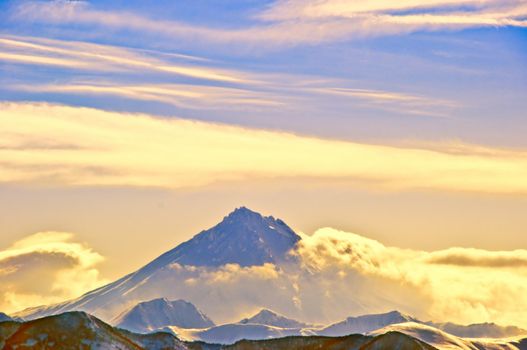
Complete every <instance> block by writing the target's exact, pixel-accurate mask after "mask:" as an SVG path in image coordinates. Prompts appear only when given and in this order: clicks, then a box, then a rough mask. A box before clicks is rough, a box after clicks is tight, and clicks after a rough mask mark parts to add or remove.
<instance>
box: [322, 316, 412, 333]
mask: <svg viewBox="0 0 527 350" xmlns="http://www.w3.org/2000/svg"><path fill="white" fill-rule="evenodd" d="M402 322H419V321H418V320H417V319H415V318H413V317H411V316H408V315H405V314H402V313H400V312H399V311H391V312H387V313H383V314H372V315H363V316H357V317H348V318H347V319H345V320H344V321H341V322H338V323H334V324H332V325H330V326H327V327H325V328H323V329H321V330H320V331H319V332H318V334H320V335H327V336H331V337H336V336H343V335H348V334H355V333H361V334H365V333H368V332H371V331H374V330H376V329H379V328H382V327H385V326H388V325H391V324H396V323H402Z"/></svg>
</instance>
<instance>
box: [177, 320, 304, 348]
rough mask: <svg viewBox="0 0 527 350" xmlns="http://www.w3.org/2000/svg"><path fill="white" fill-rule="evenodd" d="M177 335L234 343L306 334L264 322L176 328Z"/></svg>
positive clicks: (186, 337) (191, 338)
mask: <svg viewBox="0 0 527 350" xmlns="http://www.w3.org/2000/svg"><path fill="white" fill-rule="evenodd" d="M174 331H175V333H176V334H177V336H178V337H179V338H181V339H184V340H192V341H196V340H200V341H204V342H206V343H212V344H233V343H235V342H237V341H239V340H241V339H250V340H261V339H272V338H282V337H286V336H292V335H304V334H302V330H301V329H300V328H280V327H272V326H266V325H262V324H239V323H230V324H224V325H221V326H216V327H211V328H208V329H204V330H194V331H190V332H181V330H176V329H174Z"/></svg>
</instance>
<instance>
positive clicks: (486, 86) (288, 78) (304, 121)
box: [0, 1, 527, 147]
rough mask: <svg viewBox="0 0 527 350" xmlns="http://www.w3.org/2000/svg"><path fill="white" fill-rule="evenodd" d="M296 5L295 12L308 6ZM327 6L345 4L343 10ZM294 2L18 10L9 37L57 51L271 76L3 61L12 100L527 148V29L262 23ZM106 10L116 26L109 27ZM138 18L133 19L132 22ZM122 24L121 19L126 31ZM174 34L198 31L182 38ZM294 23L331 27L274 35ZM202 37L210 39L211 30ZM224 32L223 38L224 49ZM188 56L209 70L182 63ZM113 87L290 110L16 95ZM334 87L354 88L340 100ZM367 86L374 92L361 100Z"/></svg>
mask: <svg viewBox="0 0 527 350" xmlns="http://www.w3.org/2000/svg"><path fill="white" fill-rule="evenodd" d="M335 2H337V3H338V1H335ZM290 3H292V4H293V5H295V2H294V1H293V2H290ZM326 3H327V4H329V5H331V3H332V1H327V2H326ZM442 3H446V5H445V4H442ZM284 4H285V5H287V4H288V2H286V1H284V2H280V1H278V2H273V1H233V2H229V3H228V4H227V5H226V4H225V3H224V2H222V1H195V2H194V1H193V2H171V1H164V2H162V4H161V5H157V6H151V5H150V4H147V3H145V2H142V1H133V2H128V1H127V2H119V1H116V2H113V1H112V2H110V3H108V2H104V1H86V2H77V1H76V2H66V1H59V2H54V1H52V2H45V1H44V2H26V1H5V2H3V3H2V5H1V6H2V8H1V9H2V23H3V25H2V26H1V27H0V28H1V30H2V33H3V35H7V36H18V39H20V40H33V39H35V38H39V39H40V38H52V39H55V40H57V41H58V42H56V43H54V44H53V45H60V44H61V42H62V41H72V40H75V41H83V42H88V43H96V44H100V45H108V46H118V47H125V48H130V49H131V50H133V51H134V52H136V53H140V54H141V55H144V56H148V57H152V58H155V59H159V60H162V61H166V62H181V63H184V64H190V65H195V66H198V67H213V68H222V69H223V68H225V69H231V70H233V71H237V72H240V73H242V74H249V75H251V74H252V75H255V76H256V75H257V76H258V80H263V81H265V84H263V85H264V86H262V84H254V83H251V82H241V83H230V82H224V81H211V80H207V79H193V78H192V77H190V78H189V77H185V76H180V75H179V76H178V75H167V74H164V73H159V72H140V74H138V72H137V71H125V72H122V71H117V72H114V71H107V70H106V71H98V70H97V69H87V70H77V69H72V68H67V69H64V67H62V66H37V67H35V65H31V64H19V63H17V62H6V61H3V63H2V81H3V83H2V86H3V89H2V94H3V96H4V98H5V99H10V100H37V101H51V102H60V103H66V104H74V105H82V106H93V107H97V108H103V109H112V110H120V111H123V110H126V111H139V112H145V113H152V114H158V115H165V116H173V115H177V116H179V117H183V118H192V119H200V120H211V121H218V122H225V123H233V124H240V125H244V126H255V127H263V128H272V129H282V130H287V131H292V132H296V133H301V134H310V135H317V136H322V137H332V138H339V139H349V140H360V141H366V142H374V143H384V142H390V143H401V142H408V141H412V142H413V141H416V140H417V141H419V140H427V141H430V140H434V141H449V140H456V141H460V142H467V143H475V144H483V145H492V146H500V147H524V146H525V145H526V144H525V142H526V141H525V137H523V135H525V132H526V131H527V130H526V129H525V125H526V123H525V117H524V112H523V111H524V110H525V109H526V104H527V102H525V99H523V98H522V97H523V96H525V92H526V89H527V84H526V82H527V73H526V63H525V62H527V46H526V42H527V41H526V40H525V39H526V37H527V34H526V29H525V28H524V27H522V26H524V24H521V25H516V26H512V25H492V26H489V25H481V24H475V25H465V26H460V28H458V27H456V26H453V25H444V26H443V27H441V26H440V27H439V28H437V27H434V26H433V25H430V24H427V23H425V24H423V25H421V26H420V27H418V28H410V29H406V28H404V26H402V25H401V26H400V27H402V28H392V27H389V28H387V29H384V30H379V31H380V33H377V32H376V31H375V25H372V27H373V28H369V27H368V26H369V24H366V25H363V26H364V27H365V29H363V30H361V31H358V32H357V31H356V30H355V29H353V28H352V29H349V28H348V27H346V26H344V28H347V29H345V30H342V31H343V33H339V34H338V35H336V34H334V33H333V31H336V30H337V29H335V30H334V29H332V28H329V29H324V28H325V27H324V26H326V27H330V26H331V25H333V23H332V22H333V21H335V22H337V21H344V20H343V19H340V18H338V16H332V17H328V18H322V19H320V20H318V19H316V20H311V19H303V18H296V19H293V20H290V21H292V22H291V23H290V22H287V21H283V22H280V21H278V24H276V23H277V22H276V21H274V22H273V21H272V20H271V21H270V20H266V19H262V16H263V14H265V13H269V12H271V11H273V10H274V11H275V12H277V13H278V12H280V11H281V12H283V13H287V11H286V10H283V9H282V10H280V8H281V7H280V6H282V7H285V8H287V7H286V6H285V5H284ZM306 4H308V2H306ZM403 4H404V3H403ZM329 5H328V6H329ZM522 6H525V4H524V3H523V2H522V1H509V2H492V1H489V2H488V4H486V5H483V6H481V7H480V6H479V5H474V4H472V3H471V1H466V2H464V3H463V2H462V3H461V5H459V6H452V5H451V4H449V2H448V1H443V2H441V1H436V2H433V1H432V2H431V5H430V6H428V7H427V6H423V7H418V8H417V9H416V8H414V7H412V6H410V5H408V6H407V8H402V9H399V10H398V11H395V10H390V6H387V10H385V11H380V12H381V13H396V14H402V15H403V16H404V15H406V14H415V13H426V14H429V15H430V14H432V15H433V14H438V15H444V16H448V15H450V14H451V13H458V12H459V11H462V14H463V15H479V16H483V17H484V16H486V15H485V14H486V13H487V12H489V13H494V12H499V11H501V12H504V13H507V12H512V10H511V9H516V8H518V9H519V10H518V11H523V8H522ZM45 11H52V12H53V13H55V14H56V18H54V17H53V16H51V17H50V16H48V15H46V12H45ZM61 11H62V12H63V13H62V14H61ZM297 12H299V13H300V11H299V10H297ZM66 13H69V15H65V14H66ZM97 13H105V14H107V15H108V16H113V17H111V18H106V19H105V18H103V19H102V20H101V19H100V18H98V17H97ZM271 13H272V12H271ZM377 14H378V12H374V15H377ZM68 16H69V17H68ZM75 16H77V17H78V18H81V19H82V20H77V19H76V18H75ZM130 16H133V19H131V20H130V21H129V22H127V21H126V18H127V17H130ZM282 16H283V14H282ZM495 16H496V15H495ZM504 16H505V15H504ZM522 16H525V14H524V13H521V12H520V14H516V15H515V16H512V17H511V16H509V17H510V18H514V19H519V21H521V19H522ZM496 17H497V16H496ZM509 17H507V18H509ZM116 18H119V20H118V21H113V22H112V20H115V19H116ZM351 20H353V19H351ZM351 20H350V21H351ZM140 21H144V22H145V23H143V22H140ZM156 21H157V23H161V24H162V25H161V26H160V28H159V27H155V26H152V23H156ZM163 21H164V22H163ZM317 21H318V22H317ZM163 23H164V24H166V25H164V24H163ZM283 23H286V24H285V25H284V24H283ZM306 23H307V24H306ZM521 23H524V22H521ZM128 24H131V25H128ZM170 24H174V25H176V24H177V25H180V26H185V27H184V28H183V29H182V30H181V31H175V32H171V31H170V29H169V28H168V27H169V26H170ZM280 25H284V26H290V27H291V29H290V30H291V31H295V30H298V29H297V28H299V27H302V26H314V27H313V28H314V29H313V30H316V29H315V28H317V27H316V26H317V25H318V26H319V27H321V28H323V29H320V31H321V32H322V34H321V38H320V39H316V40H314V41H310V39H309V35H306V34H305V33H304V32H303V31H308V32H309V30H311V29H310V28H307V29H301V30H299V33H298V34H294V33H293V34H291V35H290V38H288V39H287V40H286V41H285V42H282V41H280V40H276V38H275V37H274V35H275V34H274V33H268V32H269V31H270V30H274V29H273V28H275V27H276V26H280ZM339 25H340V24H339ZM382 25H383V24H380V25H379V27H382ZM185 28H187V29H185ZM186 30H187V31H188V35H187V34H186ZM199 30H206V31H207V32H206V33H205V34H203V33H202V34H200V33H199ZM251 30H252V31H254V34H251ZM346 30H347V31H349V33H347V32H346ZM216 31H218V32H220V34H217V35H218V38H219V39H217V40H216V38H215V35H216V34H215V33H216ZM222 31H231V32H232V31H235V32H237V33H238V34H236V35H234V36H233V35H231V36H233V37H232V38H231V37H230V36H229V35H225V34H221V33H223V32H222ZM266 31H267V32H266ZM325 31H327V32H328V33H325ZM225 37H226V38H225ZM222 38H223V39H222ZM273 40H274V41H273ZM8 49H12V48H11V47H10V48H8ZM142 50H152V51H142ZM174 53H175V54H184V55H190V56H196V57H198V58H202V59H205V60H193V59H190V58H189V59H185V58H182V57H174V56H170V54H174ZM38 54H45V53H43V52H39V53H38ZM14 68H16V69H14ZM108 80H111V81H112V84H114V85H115V84H118V85H123V84H149V85H151V84H174V83H176V84H189V85H192V86H226V87H233V88H240V89H242V90H243V91H244V92H248V93H249V94H250V96H246V97H244V98H246V99H249V98H255V97H256V96H258V98H263V96H265V98H266V99H271V100H273V101H274V102H276V104H275V105H267V106H263V105H261V104H260V105H256V104H250V103H246V104H245V105H243V106H234V105H233V104H232V103H231V104H229V105H230V107H229V108H227V107H226V106H225V104H220V103H218V104H217V105H216V106H214V108H212V109H210V107H209V108H208V109H206V110H203V109H202V108H203V106H201V105H198V104H197V103H193V104H192V105H191V106H190V105H189V104H182V103H179V104H178V103H166V102H160V101H145V100H142V101H140V102H139V103H138V102H137V101H134V100H133V99H130V98H123V96H122V95H121V96H116V95H111V96H104V95H103V94H93V93H92V94H86V93H82V92H77V93H71V92H70V93H64V92H63V91H62V92H61V91H54V92H50V91H47V92H43V91H27V90H28V89H25V91H22V90H23V89H17V88H14V86H16V85H39V84H40V85H46V84H49V83H50V82H53V83H57V84H61V85H71V84H80V83H89V84H93V83H94V81H97V82H99V83H101V82H108ZM334 89H351V90H353V92H352V94H345V93H343V92H342V91H340V92H341V94H336V93H334ZM33 90H35V89H33ZM357 90H358V91H357ZM362 90H367V91H368V92H373V94H370V95H368V96H366V95H364V94H363V95H360V94H359V93H357V92H360V91H362ZM328 92H329V93H328ZM378 92H381V93H388V94H396V95H397V96H398V97H403V99H404V98H406V100H403V99H395V98H394V99H390V98H384V99H383V98H382V97H381V96H379V95H375V94H376V93H378ZM399 95H400V96H399Z"/></svg>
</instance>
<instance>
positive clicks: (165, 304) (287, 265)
mask: <svg viewBox="0 0 527 350" xmlns="http://www.w3.org/2000/svg"><path fill="white" fill-rule="evenodd" d="M300 242H301V236H300V235H297V234H296V233H295V232H294V231H293V230H292V229H291V228H290V227H289V226H288V225H287V224H285V223H284V222H283V221H282V220H280V219H277V218H274V217H272V216H262V215H261V214H259V213H256V212H254V211H251V210H249V209H247V208H245V207H240V208H237V209H236V210H234V211H233V212H232V213H230V214H229V215H227V216H225V217H224V218H223V220H222V221H221V222H220V223H218V224H217V225H216V226H214V227H212V228H210V229H208V230H204V231H202V232H200V233H198V234H197V235H195V236H194V237H193V238H192V239H190V240H188V241H186V242H184V243H182V244H180V245H178V246H177V247H175V248H173V249H171V250H169V251H167V252H166V253H164V254H162V255H160V256H159V257H158V258H156V259H154V260H153V261H152V262H150V263H148V264H147V265H145V266H143V267H142V268H140V269H138V270H137V271H135V272H133V273H131V274H128V275H126V276H124V277H122V278H120V279H118V280H116V281H114V282H112V283H109V284H107V285H105V286H103V287H100V288H98V289H95V290H93V291H90V292H88V293H86V294H84V295H82V296H80V297H79V298H76V299H73V300H68V301H65V302H62V303H59V304H54V305H49V306H39V307H33V308H29V309H26V310H22V311H20V312H18V313H15V314H14V316H11V317H9V316H7V315H5V314H0V322H2V321H7V322H4V323H2V325H3V326H5V325H6V324H11V325H15V324H20V322H21V320H22V319H24V320H26V321H27V322H26V323H24V325H26V324H29V325H40V323H38V322H39V320H42V319H45V320H47V321H46V322H47V323H46V324H49V327H51V328H53V324H54V323H53V322H55V321H56V322H59V321H64V319H67V318H68V317H74V319H75V320H78V319H79V318H81V319H82V322H88V323H89V324H92V325H93V324H97V325H98V324H99V323H98V322H103V321H104V322H109V323H111V324H112V325H113V326H112V327H110V326H109V327H110V328H111V329H109V328H104V327H103V328H104V329H106V330H107V331H108V334H106V335H105V337H106V338H108V337H109V338H108V339H110V340H111V342H114V341H115V342H118V341H121V340H122V339H121V338H119V337H120V336H121V335H122V334H125V333H123V332H128V333H129V337H128V338H127V339H128V340H130V339H129V338H130V337H131V338H134V339H136V340H134V341H132V342H133V343H134V344H136V345H137V346H139V347H141V346H143V345H141V344H143V343H141V342H144V341H147V340H148V339H152V338H149V336H147V334H155V332H162V333H163V334H167V333H169V334H172V336H173V337H174V339H181V340H182V341H187V342H192V344H193V345H192V346H196V344H198V343H197V342H200V341H201V342H206V343H209V344H212V343H217V344H238V345H236V346H238V348H239V347H240V346H241V345H240V343H238V342H239V341H240V340H243V339H245V340H251V341H256V342H249V343H243V344H245V345H243V346H245V347H242V348H255V349H256V348H259V346H261V345H262V343H258V342H257V341H258V340H263V339H270V338H284V337H298V336H302V337H309V338H310V339H311V340H309V341H314V342H315V343H317V342H319V341H321V342H325V341H327V339H328V338H327V337H330V338H331V339H333V338H339V339H340V340H342V341H343V342H344V343H346V342H348V341H351V340H350V339H351V338H349V339H348V338H346V339H343V338H342V337H346V336H348V335H350V334H362V335H363V336H365V337H366V336H368V337H367V338H360V339H362V340H364V342H368V343H369V342H370V341H372V340H373V339H377V340H376V341H375V342H376V343H375V344H382V341H388V342H391V341H394V338H397V339H399V338H400V339H403V340H404V341H403V343H405V344H406V341H407V338H405V337H402V338H401V334H406V335H410V336H411V339H412V341H413V343H412V344H413V345H412V346H417V348H419V346H422V344H421V343H423V344H424V343H426V344H429V345H432V346H436V348H438V349H443V348H445V346H444V344H442V343H435V342H434V341H432V340H434V339H436V338H438V337H439V338H441V339H443V340H444V342H446V343H445V344H450V341H451V339H450V338H449V337H453V338H452V339H454V340H455V342H454V343H455V344H457V345H456V346H459V348H460V349H476V348H477V349H480V350H481V349H487V348H489V349H491V348H493V346H495V342H490V343H489V342H487V343H485V342H483V341H481V342H480V343H475V342H474V341H468V340H465V339H464V338H468V337H470V338H489V337H493V338H505V337H518V336H520V335H522V334H527V332H526V331H524V330H523V329H520V328H518V327H513V326H508V327H502V326H498V325H495V324H492V323H481V324H473V325H468V326H464V325H457V324H454V323H435V322H431V321H427V322H423V321H420V320H419V319H417V318H415V317H412V316H409V315H406V314H403V313H401V312H398V311H391V312H387V313H382V314H369V315H362V316H356V317H348V318H346V319H344V320H342V321H340V322H336V323H333V324H329V325H320V324H311V323H307V322H302V321H299V320H296V319H293V318H289V317H286V316H284V315H281V314H279V313H277V312H274V311H271V310H270V309H269V308H272V306H271V305H267V304H266V301H267V299H266V296H268V295H274V294H278V295H279V293H281V291H282V289H287V288H290V289H291V290H294V291H296V293H299V292H302V290H301V288H302V287H299V286H298V284H296V282H295V281H292V282H291V281H279V284H277V285H274V286H266V287H265V289H262V290H260V289H258V288H255V289H253V290H252V292H251V293H252V294H250V293H247V292H243V293H239V294H237V296H234V295H235V294H236V292H237V291H236V290H235V289H230V290H229V289H228V288H227V289H226V290H219V289H215V288H214V287H207V286H208V284H207V283H208V282H207V281H206V282H205V283H203V284H201V285H200V284H197V283H196V282H197V281H198V282H199V281H200V279H201V278H203V277H202V276H208V277H210V276H212V279H213V280H221V281H224V283H225V285H226V286H227V287H228V286H229V278H233V277H232V276H235V277H237V276H239V275H244V274H245V275H246V276H251V275H252V274H258V273H260V274H271V275H272V276H274V274H277V273H278V272H280V271H288V270H287V269H290V270H291V271H295V270H294V269H295V266H299V265H300V264H301V262H299V261H298V257H297V255H296V254H295V252H296V249H297V247H298V245H299V243H300ZM308 275H309V271H308ZM225 276H227V277H225ZM308 277H309V276H308ZM280 283H282V284H280ZM287 283H289V285H285V284H287ZM309 287H310V286H309V284H308V285H307V286H306V287H304V288H309ZM207 288H209V289H207ZM287 297H289V295H287ZM188 298H191V299H193V300H192V301H194V302H195V301H196V300H198V301H199V300H203V301H204V300H208V303H207V307H208V308H207V309H206V310H207V311H208V310H209V309H210V308H211V307H222V308H223V309H222V310H231V306H238V304H241V305H242V306H243V307H244V308H245V309H253V310H254V309H255V308H256V309H257V308H259V309H260V310H259V311H257V312H256V313H255V314H254V315H253V316H250V317H245V318H243V319H241V320H239V321H236V322H222V323H221V324H219V325H217V324H216V323H215V322H214V321H212V319H211V318H209V317H208V316H207V315H206V314H205V313H204V312H203V311H201V310H199V309H198V308H197V307H196V306H195V305H194V304H192V303H191V302H190V301H186V300H185V299H187V300H188ZM238 298H244V299H243V300H242V299H240V300H238ZM282 299H284V298H278V300H282ZM285 299H287V298H285ZM291 299H294V298H291ZM79 311H80V312H81V313H76V312H79ZM231 311H232V317H236V315H237V314H239V312H236V311H235V310H234V309H232V310H231ZM72 312H73V313H72ZM53 315H70V316H63V318H48V316H53ZM71 315H75V316H71ZM92 315H93V316H92ZM61 317H62V316H61ZM32 320H35V322H37V323H35V324H33V323H31V322H33V321H32ZM101 320H102V321H101ZM17 321H18V322H17ZM52 321H53V322H52ZM75 322H77V321H75ZM79 322H81V321H79ZM82 322H81V323H82ZM90 322H91V323H90ZM93 322H95V323H93ZM105 324H106V323H105ZM56 326H57V327H62V326H61V325H60V322H59V323H57V324H56ZM5 327H7V328H6V329H7V331H6V332H7V333H9V332H10V329H11V330H12V329H14V328H16V327H15V326H12V327H14V328H9V327H11V326H5ZM24 327H26V326H24ZM101 327H102V326H101ZM113 327H115V328H113ZM22 328H23V327H22ZM22 328H20V329H19V328H17V329H18V331H20V330H21V329H22ZM51 328H49V329H48V328H46V329H48V330H49V331H50V332H51V330H52V329H51ZM88 328H89V327H88ZM18 331H17V332H18ZM115 332H117V333H115ZM379 332H380V333H379ZM7 333H5V334H7ZM128 333H126V334H128ZM385 333H386V334H391V335H390V336H389V337H384V338H383V335H384V334H385ZM5 334H4V337H5ZM134 334H135V335H134ZM141 334H143V335H144V336H141ZM431 334H432V335H433V336H431ZM370 335H371V336H370ZM87 337H88V338H90V337H91V338H93V339H95V338H97V335H96V334H92V333H90V334H88V335H87ZM112 337H113V338H112ZM115 337H117V338H115ZM138 337H139V338H138ZM145 337H146V338H145ZM163 337H165V338H166V337H167V336H166V335H165V336H163ZM176 337H177V338H176ZM371 337H373V338H371ZM430 337H431V338H430ZM91 338H90V339H91ZM106 338H104V339H106ZM114 338H115V339H114ZM165 338H164V339H165ZM119 339H121V340H119ZM137 339H139V340H137ZM166 339H169V338H166ZM166 339H165V340H166ZM170 339H172V338H170ZM287 339H290V341H292V342H300V343H301V342H302V341H301V340H298V339H297V338H287ZM357 339H359V338H357ZM382 339H384V340H382ZM416 339H417V340H418V341H417V342H415V341H414V340H416ZM128 340H127V341H128ZM340 340H339V342H340ZM381 340H382V341H381ZM123 341H124V340H123ZM148 341H150V340H148ZM178 341H179V340H178ZM339 342H336V343H335V344H337V343H338V344H340V343H339ZM467 342H468V343H467ZM505 343H506V344H509V343H510V342H508V341H507V342H505ZM280 344H282V343H280ZM361 344H362V345H361V346H363V345H365V344H366V343H361ZM434 344H435V345H434ZM467 344H468V345H467ZM485 344H487V345H485ZM488 344H490V345H488ZM370 345H371V346H374V345H373V344H370ZM178 346H179V345H178ZM280 346H281V345H280ZM335 346H337V345H335ZM338 346H340V345H338ZM338 346H337V347H336V348H338ZM375 346H377V345H375ZM487 346H489V347H487ZM264 348H265V347H264ZM421 348H423V347H421ZM425 348H426V347H425Z"/></svg>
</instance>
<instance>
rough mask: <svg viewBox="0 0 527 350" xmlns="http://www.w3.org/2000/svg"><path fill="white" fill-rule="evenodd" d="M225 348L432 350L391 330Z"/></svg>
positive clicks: (247, 342)
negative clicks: (387, 331) (369, 335)
mask: <svg viewBox="0 0 527 350" xmlns="http://www.w3.org/2000/svg"><path fill="white" fill-rule="evenodd" d="M222 349H225V350H286V349H287V350H290V349H296V350H314V349H331V350H381V349H382V350H388V349H389V350H414V349H415V350H434V348H433V347H432V346H429V345H427V344H424V343H423V342H421V341H419V340H417V339H413V338H411V337H409V336H407V335H405V334H402V333H396V332H391V333H388V334H383V335H380V336H376V337H368V336H365V335H358V334H354V335H349V336H346V337H336V338H333V337H322V336H310V337H286V338H281V339H271V340H242V341H239V342H237V343H236V344H233V345H229V346H225V347H223V348H222Z"/></svg>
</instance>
